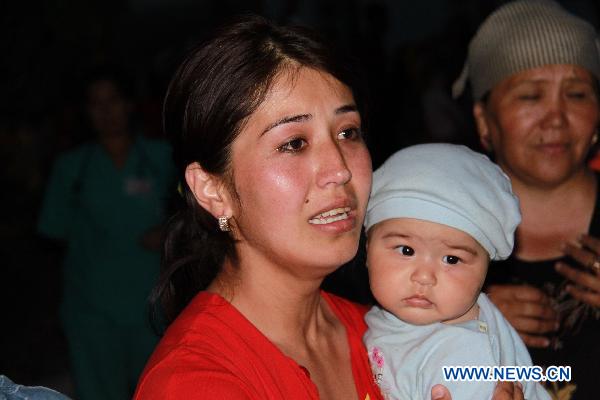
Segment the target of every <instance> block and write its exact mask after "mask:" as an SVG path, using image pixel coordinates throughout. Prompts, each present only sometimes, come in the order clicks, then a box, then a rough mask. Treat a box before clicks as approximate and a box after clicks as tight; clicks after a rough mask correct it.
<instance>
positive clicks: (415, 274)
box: [367, 218, 489, 325]
mask: <svg viewBox="0 0 600 400" xmlns="http://www.w3.org/2000/svg"><path fill="white" fill-rule="evenodd" d="M488 262H489V258H488V253H487V252H486V250H485V249H484V248H483V247H481V245H480V244H479V243H478V242H477V241H476V240H475V239H473V238H472V237H471V236H470V235H469V234H467V233H465V232H463V231H461V230H458V229H455V228H451V227H449V226H447V225H442V224H437V223H434V222H429V221H423V220H418V219H411V218H395V219H389V220H385V221H382V222H380V223H378V224H376V225H375V226H373V227H372V228H371V229H370V230H369V232H368V242H367V265H368V268H369V279H370V282H371V290H372V292H373V295H374V296H375V298H376V299H377V301H378V302H379V303H380V304H381V306H382V307H384V308H385V309H386V310H388V311H389V312H391V313H392V314H394V315H396V317H398V318H400V319H402V320H404V321H406V322H408V323H411V324H414V325H426V324H431V323H434V322H445V323H457V322H462V321H468V320H471V319H476V318H477V317H478V308H477V306H476V301H477V296H478V295H479V292H480V290H481V286H482V285H483V281H484V279H485V274H486V273H487V267H488Z"/></svg>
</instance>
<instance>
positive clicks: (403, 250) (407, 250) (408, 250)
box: [396, 245, 415, 256]
mask: <svg viewBox="0 0 600 400" xmlns="http://www.w3.org/2000/svg"><path fill="white" fill-rule="evenodd" d="M396 250H398V251H399V252H400V254H402V255H403V256H412V255H414V254H415V251H414V249H413V248H412V247H409V246H405V245H400V246H398V247H396Z"/></svg>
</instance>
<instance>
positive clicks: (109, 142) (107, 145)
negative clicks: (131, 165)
mask: <svg viewBox="0 0 600 400" xmlns="http://www.w3.org/2000/svg"><path fill="white" fill-rule="evenodd" d="M98 142H99V143H100V145H101V146H102V147H103V148H104V150H106V152H107V153H108V155H109V157H110V159H111V160H112V161H113V163H114V164H115V166H116V167H117V168H118V169H121V168H123V167H124V166H125V163H126V162H127V156H128V155H129V150H130V148H131V146H132V144H133V138H132V137H131V135H128V134H122V135H99V136H98Z"/></svg>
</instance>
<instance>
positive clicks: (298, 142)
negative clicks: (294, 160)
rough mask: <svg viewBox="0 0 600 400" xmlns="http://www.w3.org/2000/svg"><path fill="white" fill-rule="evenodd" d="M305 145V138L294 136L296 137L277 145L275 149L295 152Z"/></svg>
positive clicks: (283, 151)
mask: <svg viewBox="0 0 600 400" xmlns="http://www.w3.org/2000/svg"><path fill="white" fill-rule="evenodd" d="M306 145H307V143H306V140H304V139H300V138H296V139H292V140H290V141H289V142H286V143H284V144H283V145H281V146H279V147H278V148H277V151H280V152H282V153H297V152H299V151H300V150H302V149H303V148H304V146H306Z"/></svg>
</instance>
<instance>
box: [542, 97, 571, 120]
mask: <svg viewBox="0 0 600 400" xmlns="http://www.w3.org/2000/svg"><path fill="white" fill-rule="evenodd" d="M565 106H566V105H565V102H564V100H563V98H562V97H561V96H553V97H552V98H550V99H548V101H547V102H546V110H545V115H544V120H543V124H544V127H545V128H562V127H564V126H565V125H566V123H567V116H566V112H565Z"/></svg>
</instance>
